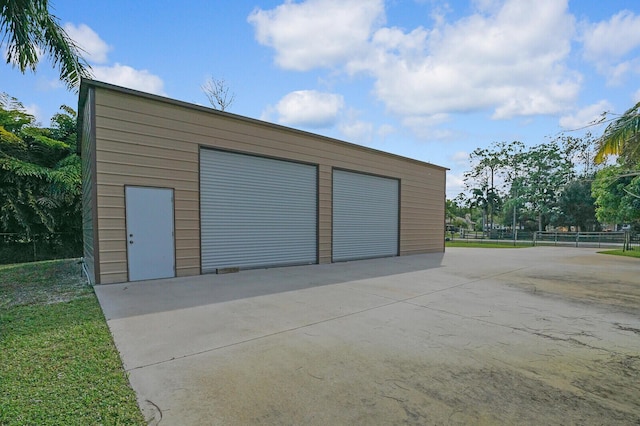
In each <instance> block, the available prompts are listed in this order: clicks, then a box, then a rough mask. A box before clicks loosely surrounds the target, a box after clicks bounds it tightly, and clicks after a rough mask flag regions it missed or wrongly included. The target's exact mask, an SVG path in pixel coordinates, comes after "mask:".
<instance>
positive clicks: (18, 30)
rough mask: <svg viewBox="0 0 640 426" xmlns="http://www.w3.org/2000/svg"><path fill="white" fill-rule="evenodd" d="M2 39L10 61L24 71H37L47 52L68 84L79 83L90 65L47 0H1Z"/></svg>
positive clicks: (70, 85)
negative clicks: (52, 11) (50, 8)
mask: <svg viewBox="0 0 640 426" xmlns="http://www.w3.org/2000/svg"><path fill="white" fill-rule="evenodd" d="M0 35H1V38H0V41H1V42H2V43H0V44H5V43H6V47H7V54H6V55H7V56H6V59H7V63H8V64H13V65H14V66H17V67H18V68H19V69H20V71H21V72H22V73H24V72H25V71H26V70H27V69H30V70H31V71H35V69H36V66H37V65H38V62H39V60H40V56H41V54H43V53H44V54H48V55H49V57H50V58H51V60H52V61H53V64H54V66H56V67H57V68H59V70H60V80H62V81H63V82H64V83H65V84H66V85H67V87H68V88H73V87H77V86H78V85H79V84H80V78H81V77H88V76H89V75H90V66H89V65H88V64H87V63H86V61H85V60H84V59H83V58H82V56H81V55H80V49H79V48H78V46H77V45H76V44H75V43H74V41H73V40H71V38H70V37H69V36H68V35H67V33H66V32H65V31H64V29H63V28H62V27H61V26H60V24H59V21H58V18H57V17H55V16H54V15H52V14H51V13H50V12H49V2H48V1H47V0H0Z"/></svg>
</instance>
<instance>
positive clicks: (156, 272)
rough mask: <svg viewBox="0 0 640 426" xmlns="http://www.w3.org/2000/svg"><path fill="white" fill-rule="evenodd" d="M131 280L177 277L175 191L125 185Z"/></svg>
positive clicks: (128, 257)
mask: <svg viewBox="0 0 640 426" xmlns="http://www.w3.org/2000/svg"><path fill="white" fill-rule="evenodd" d="M125 199H126V206H125V209H126V219H127V260H128V264H129V281H139V280H150V279H154V278H171V277H174V276H175V249H174V239H173V190H172V189H164V188H143V187H136V186H127V187H126V188H125Z"/></svg>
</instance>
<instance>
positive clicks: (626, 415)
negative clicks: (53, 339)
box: [189, 341, 640, 425]
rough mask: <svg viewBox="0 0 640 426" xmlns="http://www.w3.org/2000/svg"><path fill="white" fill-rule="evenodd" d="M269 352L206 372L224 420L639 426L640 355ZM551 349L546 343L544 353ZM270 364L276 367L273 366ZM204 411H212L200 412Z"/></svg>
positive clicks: (204, 380)
mask: <svg viewBox="0 0 640 426" xmlns="http://www.w3.org/2000/svg"><path fill="white" fill-rule="evenodd" d="M281 343H283V346H280V345H277V346H271V347H270V348H263V349H264V350H262V351H260V353H253V352H252V353H240V352H236V353H235V354H233V355H232V354H231V353H227V354H226V356H229V357H231V358H233V362H229V364H228V365H229V368H221V369H218V370H215V371H207V372H205V371H200V372H199V374H198V376H197V377H192V378H191V380H193V381H194V382H195V383H194V382H192V383H191V385H190V386H189V387H194V386H193V385H194V384H196V383H197V385H196V386H195V388H198V389H206V395H202V394H199V395H197V396H196V395H191V397H195V399H191V400H190V402H191V403H194V402H196V401H200V403H204V401H208V402H207V404H208V405H209V412H208V414H207V415H208V416H210V417H209V420H211V419H216V421H217V422H216V421H214V423H216V424H283V425H286V424H291V425H293V424H318V425H320V424H336V425H337V424H345V425H346V424H350V425H351V424H358V425H368V424H410V425H423V424H450V425H458V424H460V425H462V424H480V425H494V424H530V425H534V424H535V425H537V424H585V425H589V424H594V425H595V424H637V423H638V422H640V368H639V367H640V357H634V356H622V355H611V354H603V353H601V352H600V353H595V351H593V350H591V349H587V348H572V349H571V352H568V353H567V351H566V349H567V345H566V342H559V343H557V344H559V345H561V346H562V351H561V352H562V353H563V354H562V355H558V353H559V349H558V348H556V347H554V343H553V342H550V343H545V345H537V355H535V356H532V357H528V358H527V357H521V356H519V355H518V356H513V354H510V355H507V354H500V353H493V352H483V351H472V350H471V351H468V352H465V353H463V352H460V351H456V350H454V351H452V353H451V355H452V356H451V358H452V359H451V362H443V360H442V358H441V356H435V357H434V359H432V357H431V356H430V354H428V353H426V354H406V355H404V356H398V355H397V354H394V353H392V352H390V351H388V350H385V349H384V348H378V349H377V350H375V351H371V348H365V347H358V346H357V345H354V346H332V347H322V348H321V347H313V346H305V347H304V348H301V347H299V346H297V347H291V346H287V345H286V343H285V342H284V341H283V342H281ZM541 346H544V347H541ZM266 360H269V361H268V365H267V364H266V363H265V361H266ZM199 410H200V411H202V407H200V408H199Z"/></svg>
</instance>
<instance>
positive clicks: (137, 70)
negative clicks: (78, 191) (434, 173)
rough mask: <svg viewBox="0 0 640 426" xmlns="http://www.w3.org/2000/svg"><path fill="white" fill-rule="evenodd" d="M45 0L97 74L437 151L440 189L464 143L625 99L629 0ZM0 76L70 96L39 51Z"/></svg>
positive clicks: (638, 30) (587, 117)
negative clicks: (33, 60)
mask: <svg viewBox="0 0 640 426" xmlns="http://www.w3.org/2000/svg"><path fill="white" fill-rule="evenodd" d="M50 4H51V5H52V8H53V14H55V15H56V16H58V17H59V18H60V22H61V24H62V25H63V26H64V27H65V28H66V30H67V32H68V33H69V34H70V35H71V36H72V37H73V38H74V40H75V41H76V42H77V44H78V45H80V46H81V47H83V49H84V50H85V51H86V55H85V56H86V58H87V60H88V61H89V62H90V63H91V65H92V67H93V73H94V76H95V78H96V79H97V80H101V81H106V82H110V83H113V84H117V85H121V86H125V87H130V88H134V89H138V90H142V91H145V92H151V93H156V94H160V95H163V96H168V97H170V98H175V99H179V100H182V101H186V102H192V103H196V104H201V105H208V101H207V98H206V96H205V95H204V93H203V92H202V90H201V85H202V84H203V83H204V82H205V80H206V79H207V77H209V76H213V77H215V78H223V79H225V80H226V82H227V83H228V85H229V87H230V90H231V91H232V92H234V93H235V101H234V103H233V105H231V107H230V108H229V109H228V111H230V112H233V113H236V114H240V115H244V116H248V117H253V118H257V119H262V120H266V121H270V122H275V123H279V124H283V125H286V126H290V127H294V128H299V129H303V130H307V131H311V132H314V133H319V134H322V135H327V136H330V137H335V138H338V139H341V140H345V141H348V142H352V143H357V144H361V145H365V146H369V147H372V148H376V149H380V150H383V151H388V152H392V153H396V154H400V155H404V156H407V157H412V158H416V159H418V160H422V161H428V162H431V163H435V164H438V165H441V166H445V167H448V168H450V169H451V170H450V172H449V173H448V176H447V181H448V182H447V195H448V196H449V197H451V198H452V197H455V196H456V195H457V194H458V193H459V192H460V191H461V190H462V189H463V188H462V179H461V178H462V173H463V172H464V171H465V170H466V169H468V167H469V162H468V154H469V153H470V152H471V151H473V150H474V149H475V148H477V147H486V146H488V145H489V144H491V143H492V142H494V141H495V142H497V141H513V140H519V141H522V142H524V143H525V144H527V145H533V144H538V143H542V142H545V141H547V140H548V139H549V138H550V137H551V138H553V137H555V136H557V135H558V134H559V133H560V132H562V131H568V130H572V129H576V128H581V127H583V126H585V125H587V124H589V123H590V122H591V121H593V120H594V119H595V118H597V117H598V116H599V115H600V114H601V113H602V112H603V111H610V112H613V113H622V112H624V111H625V110H626V109H628V108H629V107H631V106H632V105H634V104H635V103H636V102H638V101H640V3H639V2H638V1H637V0H609V1H601V0H573V1H565V0H536V1H531V0H470V1H469V0H467V1H436V0H388V1H383V0H305V1H300V0H298V1H291V0H285V1H264V0H250V1H247V0H235V1H204V0H202V1H198V0H194V1H190V2H187V3H185V2H175V1H172V2H169V1H163V0H159V1H156V2H153V3H151V2H132V1H130V0H128V1H122V0H109V1H103V0H92V1H91V2H77V1H70V0H66V1H65V0H50ZM150 5H152V6H151V7H150ZM185 5H188V6H185ZM0 52H3V53H4V52H5V47H4V46H1V47H0ZM0 91H2V92H7V93H8V94H9V95H11V96H14V97H16V98H18V99H19V100H20V101H21V102H22V103H23V104H24V105H25V107H26V108H27V109H28V111H30V112H31V113H33V114H34V115H35V116H36V117H37V118H38V120H39V121H40V122H41V123H42V124H44V125H47V124H48V122H49V119H50V118H51V116H52V115H53V114H54V113H55V112H56V111H57V110H58V107H59V106H60V105H62V104H66V105H69V106H72V107H74V108H76V107H77V95H76V94H74V93H72V92H69V91H67V90H66V89H65V88H64V86H63V85H62V84H61V83H60V82H59V81H58V80H57V71H56V70H54V69H53V68H52V66H51V64H50V63H49V62H48V61H47V59H46V58H43V60H42V62H41V64H40V66H39V67H38V69H37V72H36V73H35V74H32V73H27V74H26V75H22V74H20V73H19V71H18V70H17V69H15V68H12V67H11V66H10V65H3V66H0ZM602 130H603V129H602V127H593V128H591V131H592V132H593V133H594V134H596V135H599V134H600V133H601V132H602ZM570 134H571V135H574V136H580V135H581V134H582V132H581V131H577V132H571V133H570Z"/></svg>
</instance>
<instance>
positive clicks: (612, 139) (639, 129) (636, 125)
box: [595, 102, 640, 166]
mask: <svg viewBox="0 0 640 426" xmlns="http://www.w3.org/2000/svg"><path fill="white" fill-rule="evenodd" d="M609 155H619V156H620V157H621V158H622V160H623V163H628V164H629V165H630V166H632V165H634V164H638V163H640V102H638V103H637V104H635V106H633V107H632V108H629V109H628V110H627V111H625V113H624V114H622V116H620V118H618V119H617V120H615V121H613V122H611V123H610V124H609V125H608V126H607V128H606V129H605V130H604V133H603V134H602V136H601V137H600V139H599V141H598V152H597V153H596V157H595V160H596V162H597V163H602V162H604V161H605V160H606V159H607V157H608V156H609Z"/></svg>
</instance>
